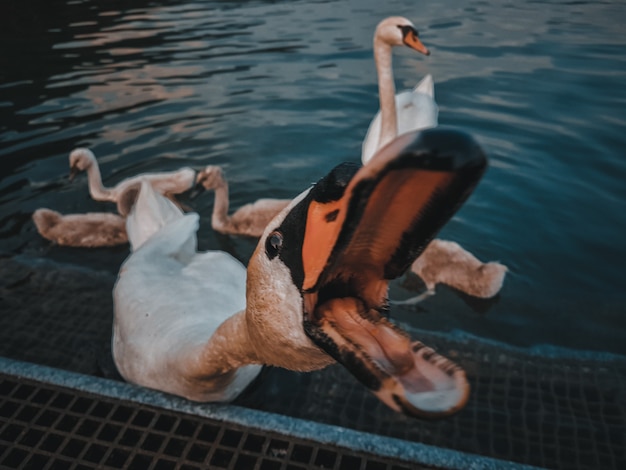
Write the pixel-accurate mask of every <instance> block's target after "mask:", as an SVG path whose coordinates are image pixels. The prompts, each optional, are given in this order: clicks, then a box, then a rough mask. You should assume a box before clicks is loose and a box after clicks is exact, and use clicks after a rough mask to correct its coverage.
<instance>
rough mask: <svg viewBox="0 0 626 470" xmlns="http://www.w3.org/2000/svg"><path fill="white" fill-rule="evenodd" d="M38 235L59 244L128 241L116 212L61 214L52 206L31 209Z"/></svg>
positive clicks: (103, 244) (113, 244)
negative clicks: (33, 210) (52, 208)
mask: <svg viewBox="0 0 626 470" xmlns="http://www.w3.org/2000/svg"><path fill="white" fill-rule="evenodd" d="M32 218H33V222H34V223H35V227H37V231H38V232H39V234H40V235H41V236H42V237H43V238H45V239H47V240H50V241H52V242H55V243H56V244H58V245H62V246H72V247H88V248H95V247H100V246H115V245H122V244H124V243H128V237H127V235H126V221H125V220H124V218H123V217H121V216H119V215H117V214H110V213H106V212H89V213H86V214H67V215H62V214H60V213H59V212H56V211H53V210H51V209H46V208H41V209H37V210H36V211H35V212H33V216H32Z"/></svg>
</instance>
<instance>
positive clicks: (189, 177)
mask: <svg viewBox="0 0 626 470" xmlns="http://www.w3.org/2000/svg"><path fill="white" fill-rule="evenodd" d="M69 160H70V180H71V179H73V178H74V177H75V176H76V175H77V174H78V173H79V172H81V171H86V172H87V180H88V183H89V194H91V197H92V198H93V199H95V200H96V201H108V202H115V203H117V202H118V201H119V198H120V197H121V195H122V194H123V193H124V192H125V191H126V190H127V189H128V188H130V187H131V186H133V185H136V184H137V183H138V182H139V181H140V180H141V179H146V180H147V181H149V182H150V184H151V185H152V186H153V187H154V189H155V191H157V192H159V193H161V194H163V195H165V196H167V197H173V196H174V195H175V194H180V193H184V192H185V191H188V190H189V189H191V188H192V187H193V185H194V183H195V179H196V171H195V170H193V169H191V168H188V167H184V168H181V169H179V170H176V171H166V172H160V173H144V174H141V175H137V176H134V177H132V178H126V179H125V180H123V181H120V182H119V183H118V184H117V185H115V186H114V187H111V188H107V187H105V186H104V185H103V184H102V176H101V174H100V167H99V165H98V161H97V160H96V156H95V155H94V154H93V152H92V151H91V150H89V149H87V148H77V149H74V150H72V152H70V158H69Z"/></svg>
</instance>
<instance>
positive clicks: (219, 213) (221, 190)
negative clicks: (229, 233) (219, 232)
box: [211, 179, 229, 227]
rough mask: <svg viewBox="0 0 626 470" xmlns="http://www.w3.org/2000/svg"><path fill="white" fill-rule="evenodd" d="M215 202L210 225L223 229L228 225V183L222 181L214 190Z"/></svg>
mask: <svg viewBox="0 0 626 470" xmlns="http://www.w3.org/2000/svg"><path fill="white" fill-rule="evenodd" d="M214 191H215V202H214V203H213V214H212V215H211V224H212V225H213V227H225V226H226V225H228V206H229V201H228V183H227V182H226V180H224V179H222V180H221V181H220V184H219V185H218V186H217V187H216V188H215V190H214Z"/></svg>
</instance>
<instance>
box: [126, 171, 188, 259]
mask: <svg viewBox="0 0 626 470" xmlns="http://www.w3.org/2000/svg"><path fill="white" fill-rule="evenodd" d="M182 217H183V213H182V211H181V210H180V209H179V208H178V207H176V205H175V204H174V203H173V202H172V201H170V200H169V199H167V198H164V197H162V196H160V195H159V194H158V193H157V192H156V191H155V189H154V188H153V186H152V185H151V184H150V182H149V181H148V180H145V179H144V180H142V181H141V186H140V190H139V195H138V196H137V199H136V201H135V204H134V205H133V207H132V208H131V210H130V214H129V215H128V218H127V219H126V231H127V232H128V240H129V242H130V246H131V251H136V250H137V249H138V248H139V247H140V246H141V245H143V244H144V243H145V242H146V240H148V239H149V238H150V237H151V236H152V235H154V234H155V233H157V232H158V231H159V230H160V229H162V228H163V227H165V226H166V225H167V224H169V223H171V222H173V221H175V220H178V219H180V218H182ZM192 234H193V237H194V238H195V231H193V232H192ZM194 250H195V246H194Z"/></svg>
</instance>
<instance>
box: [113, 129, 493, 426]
mask: <svg viewBox="0 0 626 470" xmlns="http://www.w3.org/2000/svg"><path fill="white" fill-rule="evenodd" d="M485 167H486V158H485V156H484V154H483V152H482V151H481V149H480V147H479V146H478V145H477V144H476V142H475V141H474V140H473V139H472V138H471V137H469V136H468V135H466V134H463V133H460V132H457V131H453V130H445V129H433V130H428V131H423V132H421V133H417V132H414V133H410V134H406V135H403V136H401V137H399V138H397V139H396V140H394V141H393V142H391V143H390V144H389V145H387V146H386V147H385V148H383V149H382V150H381V151H380V152H378V154H377V155H376V156H375V157H374V158H373V159H372V160H371V161H370V162H369V163H368V164H367V165H366V166H364V167H357V166H356V165H348V164H343V165H340V166H338V167H336V168H335V169H334V170H333V171H331V172H330V173H329V174H328V175H327V176H326V177H324V178H322V179H321V180H320V181H319V182H318V183H317V184H315V185H314V186H313V187H312V188H310V189H309V190H307V191H305V192H304V193H302V194H301V195H300V196H298V197H297V198H296V199H294V200H293V201H292V202H291V204H290V205H289V206H288V207H286V208H285V209H284V210H283V211H282V212H281V213H280V214H279V215H278V216H276V218H275V219H274V220H273V221H272V222H271V223H270V224H269V225H268V226H267V228H266V230H265V232H264V234H263V236H262V237H261V239H260V241H259V244H258V246H257V248H256V250H255V252H254V254H253V255H252V257H251V259H250V263H249V265H248V269H247V276H246V271H245V270H244V268H243V266H241V265H240V264H239V263H238V262H237V261H236V260H234V258H232V257H231V256H230V255H227V254H225V253H223V252H206V253H198V252H196V249H195V230H196V229H197V214H187V215H183V214H182V213H180V211H178V209H177V208H176V207H174V206H173V205H172V204H170V203H169V201H167V200H165V199H164V198H162V197H161V196H159V195H158V194H155V193H154V192H153V191H152V190H151V189H150V185H149V184H144V185H142V187H141V190H140V192H139V196H138V199H137V202H136V203H135V205H134V207H133V209H132V210H131V214H130V216H129V218H128V225H127V230H128V233H129V237H130V238H131V239H132V238H133V236H134V235H133V233H134V231H135V226H136V221H135V218H137V217H139V216H141V220H142V221H146V220H148V219H150V218H152V219H156V222H155V223H150V224H147V225H148V226H150V227H154V233H153V234H151V235H149V236H146V231H145V230H143V231H142V235H141V236H142V237H144V239H142V240H138V241H137V243H133V246H134V247H138V248H136V249H135V252H134V253H133V254H131V256H130V257H129V259H127V260H126V262H125V263H124V266H123V267H122V269H121V271H120V275H119V278H118V282H117V284H116V287H115V291H114V301H115V318H114V337H113V354H114V358H115V361H116V364H117V366H118V369H119V370H120V373H121V374H122V376H124V378H126V379H127V380H129V381H131V382H134V383H137V384H140V385H144V386H147V387H151V388H156V389H159V390H164V391H167V392H170V393H175V394H177V395H182V396H185V397H187V398H190V399H192V400H202V401H227V400H231V399H233V398H234V397H235V396H237V394H238V393H240V392H241V391H242V390H243V389H244V388H245V386H246V385H247V384H248V383H250V382H251V381H252V379H253V378H254V377H255V376H256V374H257V373H258V370H259V365H262V364H268V365H274V366H279V367H285V368H288V369H292V370H299V371H308V370H314V369H319V368H322V367H324V366H326V365H328V364H330V363H332V362H333V359H334V360H336V361H338V362H340V363H341V364H343V365H344V366H345V367H346V368H347V369H348V370H349V371H350V372H351V373H352V374H354V376H355V377H356V378H358V379H359V380H360V381H361V382H362V383H363V384H364V385H365V386H367V387H368V388H369V389H370V390H371V391H372V392H373V393H374V394H376V395H377V396H378V397H379V398H380V399H381V400H382V401H383V402H385V403H386V404H387V405H388V406H390V407H391V408H393V409H395V410H398V411H402V412H405V413H408V414H411V415H417V416H443V415H446V414H449V413H453V412H455V411H457V410H459V409H460V408H461V407H462V406H463V405H464V404H465V402H466V401H467V397H468V393H469V385H468V383H467V380H466V377H465V373H464V372H463V371H462V370H461V369H460V368H459V367H457V366H456V365H455V364H453V363H452V362H450V361H449V360H447V359H446V358H444V357H442V356H440V355H438V354H436V353H435V352H434V351H433V350H431V349H430V348H428V347H426V346H424V345H422V344H421V343H419V342H417V341H412V340H411V339H410V338H409V336H408V335H407V334H406V333H405V332H403V331H402V330H401V329H400V328H398V327H397V326H395V325H393V324H392V323H391V322H390V321H389V320H387V319H386V317H385V315H384V314H385V311H386V310H387V308H388V307H387V287H388V286H387V284H388V281H389V280H391V279H394V278H396V277H398V276H400V275H401V274H403V273H404V271H405V270H406V269H407V268H408V267H409V266H410V265H411V263H412V262H413V260H415V258H416V257H417V256H418V255H419V254H420V253H421V251H422V250H423V249H424V248H425V247H426V245H427V244H428V242H429V241H430V240H431V239H432V238H433V237H434V236H435V234H436V233H437V231H438V230H439V229H440V228H441V227H442V226H443V225H444V224H445V223H446V222H447V221H448V220H449V219H450V217H451V216H452V215H453V214H454V212H455V211H456V210H457V209H458V208H459V206H460V205H461V204H462V203H463V201H464V200H465V199H466V198H467V197H468V196H469V194H470V193H471V191H472V190H473V188H474V187H475V185H476V184H477V182H478V181H479V179H480V177H481V175H482V174H483V172H484V170H485ZM147 199H150V200H149V201H148V200H147ZM176 211H178V213H177V212H176ZM160 212H161V213H160ZM159 219H161V220H159ZM186 221H187V222H186Z"/></svg>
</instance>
